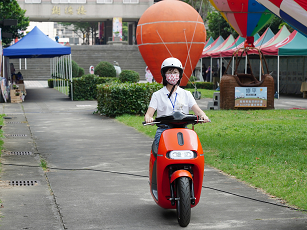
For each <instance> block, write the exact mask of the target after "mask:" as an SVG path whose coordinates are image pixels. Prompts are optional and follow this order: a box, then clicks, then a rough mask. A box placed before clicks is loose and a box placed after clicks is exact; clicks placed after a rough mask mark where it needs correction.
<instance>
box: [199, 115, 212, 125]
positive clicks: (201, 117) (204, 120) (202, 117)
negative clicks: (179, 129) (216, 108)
mask: <svg viewBox="0 0 307 230" xmlns="http://www.w3.org/2000/svg"><path fill="white" fill-rule="evenodd" d="M199 120H201V121H200V122H201V123H207V122H211V120H210V119H209V118H208V117H207V115H203V114H202V115H200V116H199Z"/></svg>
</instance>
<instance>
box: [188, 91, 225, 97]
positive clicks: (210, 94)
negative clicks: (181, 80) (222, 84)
mask: <svg viewBox="0 0 307 230" xmlns="http://www.w3.org/2000/svg"><path fill="white" fill-rule="evenodd" d="M186 90H188V91H190V92H191V93H192V92H195V89H186ZM197 91H199V92H200V93H201V98H213V93H214V92H219V91H215V90H209V89H197Z"/></svg>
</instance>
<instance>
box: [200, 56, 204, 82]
mask: <svg viewBox="0 0 307 230" xmlns="http://www.w3.org/2000/svg"><path fill="white" fill-rule="evenodd" d="M200 81H204V78H203V59H202V58H200Z"/></svg>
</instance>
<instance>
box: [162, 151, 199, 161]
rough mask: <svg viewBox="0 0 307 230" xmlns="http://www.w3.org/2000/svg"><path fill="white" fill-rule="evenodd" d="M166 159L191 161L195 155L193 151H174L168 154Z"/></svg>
mask: <svg viewBox="0 0 307 230" xmlns="http://www.w3.org/2000/svg"><path fill="white" fill-rule="evenodd" d="M168 157H169V158H170V159H174V160H184V159H193V158H195V155H194V152H193V151H189V150H174V151H170V152H169V154H168Z"/></svg>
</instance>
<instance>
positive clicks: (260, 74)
mask: <svg viewBox="0 0 307 230" xmlns="http://www.w3.org/2000/svg"><path fill="white" fill-rule="evenodd" d="M261 66H262V63H261V59H260V60H259V81H261V76H262V73H261V71H262V68H261Z"/></svg>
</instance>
